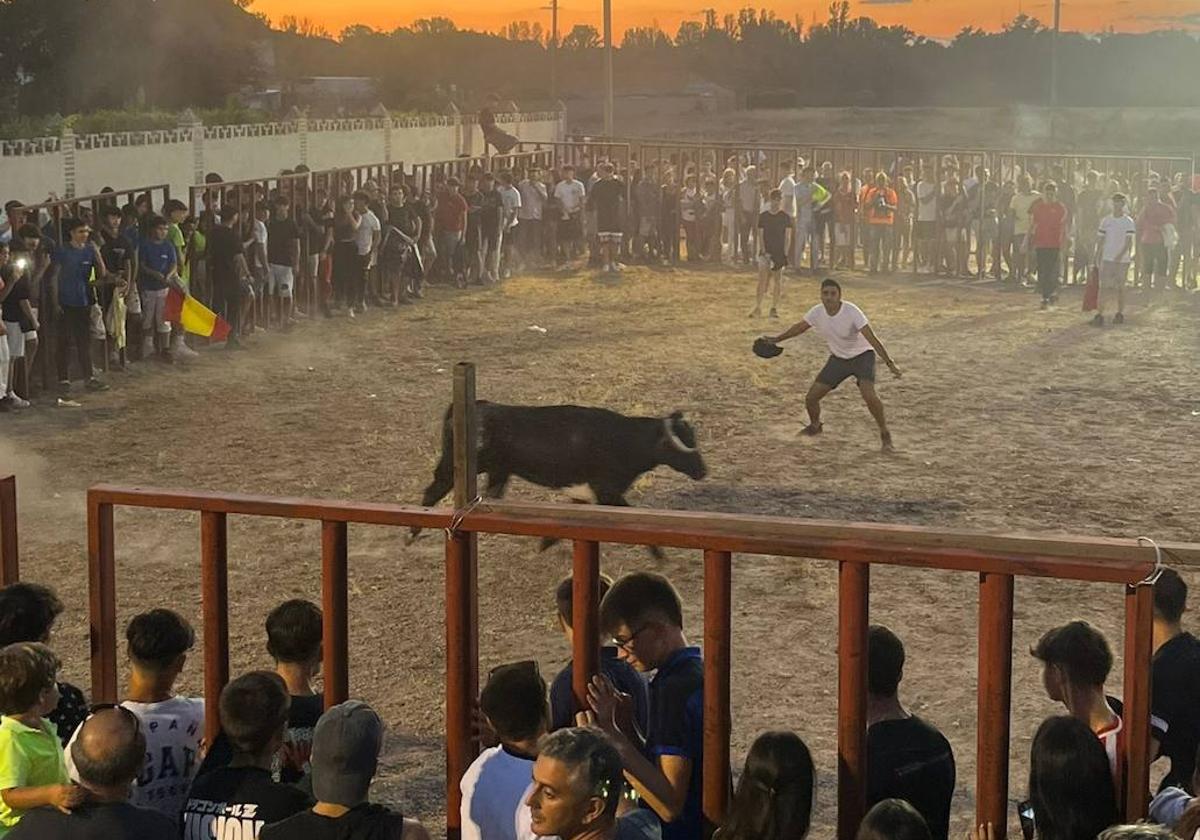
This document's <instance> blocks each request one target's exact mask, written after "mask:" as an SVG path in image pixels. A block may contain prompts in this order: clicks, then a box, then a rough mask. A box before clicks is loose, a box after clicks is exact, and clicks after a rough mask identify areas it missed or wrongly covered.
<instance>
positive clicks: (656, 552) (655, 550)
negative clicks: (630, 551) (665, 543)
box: [646, 545, 667, 560]
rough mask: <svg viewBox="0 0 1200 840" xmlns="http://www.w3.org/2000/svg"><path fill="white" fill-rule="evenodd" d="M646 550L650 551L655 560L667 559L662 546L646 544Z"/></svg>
mask: <svg viewBox="0 0 1200 840" xmlns="http://www.w3.org/2000/svg"><path fill="white" fill-rule="evenodd" d="M646 550H647V551H649V552H650V556H651V557H653V558H654V559H655V560H666V559H667V555H666V552H664V551H663V550H662V548H661V547H659V546H657V545H648V546H646Z"/></svg>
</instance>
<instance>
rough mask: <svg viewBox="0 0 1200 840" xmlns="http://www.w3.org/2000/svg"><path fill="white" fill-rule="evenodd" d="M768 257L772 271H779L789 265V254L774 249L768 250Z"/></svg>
mask: <svg viewBox="0 0 1200 840" xmlns="http://www.w3.org/2000/svg"><path fill="white" fill-rule="evenodd" d="M766 256H767V259H768V261H769V262H770V265H771V271H779V270H780V269H782V268H783V267H785V266H786V265H787V254H777V253H774V252H772V251H767V254H766Z"/></svg>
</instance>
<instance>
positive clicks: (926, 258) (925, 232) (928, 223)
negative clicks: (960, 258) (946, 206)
mask: <svg viewBox="0 0 1200 840" xmlns="http://www.w3.org/2000/svg"><path fill="white" fill-rule="evenodd" d="M915 193H916V197H917V225H916V228H915V229H914V231H913V242H914V248H913V254H914V255H913V271H914V272H916V271H917V269H918V268H919V267H920V265H921V264H922V263H924V264H925V265H927V266H929V268H930V270H931V271H932V270H933V266H934V261H935V260H936V258H937V255H936V254H935V253H934V250H935V243H936V241H937V211H938V208H937V196H938V187H937V181H936V180H934V179H932V178H930V177H929V175H928V174H927V173H926V171H925V169H924V167H922V168H921V176H920V180H919V181H917V188H916V190H915Z"/></svg>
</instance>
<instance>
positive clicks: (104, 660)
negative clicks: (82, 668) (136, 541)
mask: <svg viewBox="0 0 1200 840" xmlns="http://www.w3.org/2000/svg"><path fill="white" fill-rule="evenodd" d="M87 504H88V513H87V520H88V614H89V620H90V623H91V628H90V631H89V636H90V641H91V648H92V702H93V703H115V702H117V578H116V568H115V567H116V554H115V549H114V545H113V506H112V505H111V504H107V503H104V504H102V503H99V502H95V501H93V500H92V495H91V493H89V494H88V503H87Z"/></svg>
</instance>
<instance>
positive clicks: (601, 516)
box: [88, 484, 1200, 583]
mask: <svg viewBox="0 0 1200 840" xmlns="http://www.w3.org/2000/svg"><path fill="white" fill-rule="evenodd" d="M88 492H89V496H94V497H95V498H96V499H97V500H99V501H103V502H106V503H109V504H117V505H129V506H137V507H155V508H167V509H175V510H214V511H220V512H225V513H236V514H246V515H257V516H279V517H287V518H298V519H314V520H321V519H325V520H330V521H341V522H355V523H363V524H370V525H396V526H413V525H416V526H418V527H422V528H430V527H446V526H447V525H448V524H449V523H450V521H451V518H452V517H453V512H452V511H449V510H446V509H433V508H423V507H418V506H409V505H394V504H381V503H355V502H346V501H337V500H321V499H303V498H287V497H282V498H272V497H266V496H252V495H246V494H236V493H231V494H221V493H207V492H190V491H171V490H158V489H151V488H127V487H119V486H114V485H103V484H101V485H96V486H95V487H93V488H91V490H89V491H88ZM460 528H461V529H462V530H466V531H477V532H483V533H496V534H510V535H517V536H549V537H555V538H560V539H570V540H577V539H578V540H589V541H595V542H612V543H622V544H629V545H649V544H657V545H662V546H669V547H675V548H690V549H713V550H719V551H730V552H734V553H746V554H767V555H776V556H785V557H808V558H813V559H830V560H852V561H855V562H872V563H887V564H893V565H903V566H914V567H922V568H934V569H949V570H957V571H972V572H985V573H989V574H1012V575H1033V576H1043V577H1059V578H1067V579H1072V580H1093V581H1099V582H1109V583H1133V582H1136V581H1138V580H1142V579H1144V578H1145V576H1146V575H1148V574H1149V573H1150V572H1151V571H1152V570H1153V568H1154V553H1153V550H1152V549H1149V548H1147V547H1144V546H1139V545H1138V544H1137V543H1136V542H1135V541H1134V540H1127V539H1112V538H1103V537H1088V538H1072V537H1056V536H1055V537H1043V536H1031V535H1030V536H1026V535H999V534H979V533H972V532H970V531H962V530H946V529H936V528H925V527H920V526H907V525H880V524H874V523H845V522H833V521H827V520H805V519H789V518H785V517H769V516H749V515H741V514H722V513H708V512H675V511H657V510H646V509H636V508H613V507H606V506H601V505H595V506H592V505H565V504H520V503H507V502H506V503H504V504H491V503H489V504H487V505H481V506H479V507H478V508H476V509H475V510H474V511H472V512H471V513H469V514H467V515H466V516H465V518H464V519H463V520H462V522H461V523H460ZM1162 546H1163V548H1166V549H1168V550H1169V551H1170V552H1171V553H1172V554H1173V555H1174V557H1175V563H1176V564H1177V565H1181V566H1193V565H1194V566H1200V545H1198V544H1195V543H1163V544H1162Z"/></svg>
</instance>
